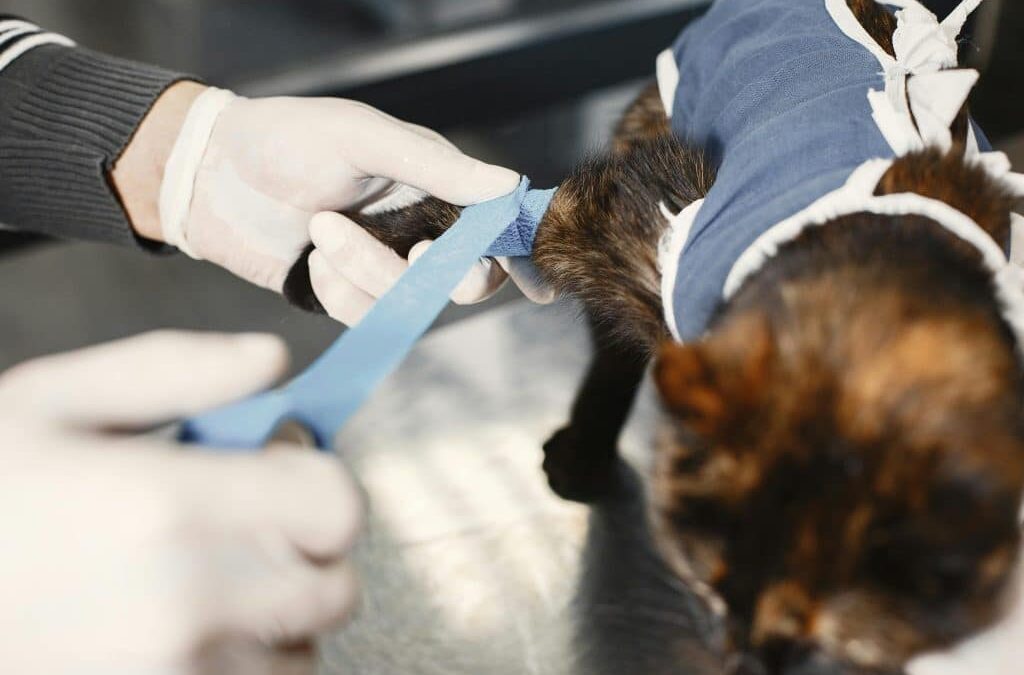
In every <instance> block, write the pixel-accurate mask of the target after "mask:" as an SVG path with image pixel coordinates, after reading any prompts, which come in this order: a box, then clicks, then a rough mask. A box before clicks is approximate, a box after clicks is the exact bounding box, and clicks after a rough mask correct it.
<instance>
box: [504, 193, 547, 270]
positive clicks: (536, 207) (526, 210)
mask: <svg viewBox="0 0 1024 675" xmlns="http://www.w3.org/2000/svg"><path fill="white" fill-rule="evenodd" d="M556 191H557V188H553V189H551V190H530V191H529V192H527V193H526V199H524V200H523V205H522V207H521V208H520V210H519V217H518V218H516V222H514V223H512V225H510V226H509V227H508V229H506V230H505V231H504V232H502V233H501V236H500V237H498V238H497V240H495V242H494V243H493V244H491V247H490V248H489V249H487V255H488V256H489V257H492V258H528V257H530V255H531V254H532V253H533V242H534V240H535V239H536V238H537V228H538V227H539V226H540V221H541V220H542V219H543V218H544V214H546V213H547V212H548V208H550V206H551V200H552V199H554V197H555V192H556Z"/></svg>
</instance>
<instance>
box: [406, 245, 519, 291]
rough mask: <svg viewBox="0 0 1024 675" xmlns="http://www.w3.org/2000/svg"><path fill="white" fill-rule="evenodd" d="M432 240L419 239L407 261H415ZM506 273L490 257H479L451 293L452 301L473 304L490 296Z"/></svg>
mask: <svg viewBox="0 0 1024 675" xmlns="http://www.w3.org/2000/svg"><path fill="white" fill-rule="evenodd" d="M432 243H433V242H431V241H421V242H420V243H418V244H416V245H415V246H413V248H412V250H411V251H410V252H409V263H410V264H413V263H415V262H416V261H417V260H418V259H419V258H420V257H422V256H423V254H424V253H426V252H427V251H428V250H429V249H430V246H431V244H432ZM507 281H508V275H507V274H506V273H505V270H504V269H502V267H501V265H498V264H497V263H495V262H494V260H492V259H491V258H481V259H480V261H479V262H478V263H477V264H476V265H474V266H473V267H472V268H471V269H470V270H469V272H468V273H466V276H465V278H464V279H463V280H462V282H461V283H460V284H459V285H458V287H457V288H456V289H455V291H454V292H453V293H452V295H451V299H452V302H454V303H455V304H457V305H475V304H478V303H481V302H484V301H486V300H489V299H490V298H492V297H493V296H494V295H495V294H496V293H497V292H498V291H500V290H501V289H502V287H503V286H504V285H505V282H507Z"/></svg>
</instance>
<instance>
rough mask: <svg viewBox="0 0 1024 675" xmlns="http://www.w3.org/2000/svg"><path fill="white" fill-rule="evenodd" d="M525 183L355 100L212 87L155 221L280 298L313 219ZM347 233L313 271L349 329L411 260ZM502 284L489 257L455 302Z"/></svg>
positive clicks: (361, 234) (459, 198) (167, 236)
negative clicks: (259, 95) (268, 95)
mask: <svg viewBox="0 0 1024 675" xmlns="http://www.w3.org/2000/svg"><path fill="white" fill-rule="evenodd" d="M518 182H519V176H518V175H517V174H516V173H515V172H513V171H509V170H507V169H503V168H500V167H496V166H491V165H488V164H484V163H482V162H479V161H477V160H474V159H471V158H469V157H467V156H466V155H464V154H462V153H461V152H459V151H458V149H456V148H455V147H454V146H453V145H451V144H450V143H448V142H447V141H446V140H445V139H444V138H442V137H441V136H439V135H438V134H436V133H434V132H432V131H430V130H427V129H424V128H422V127H418V126H415V125H412V124H408V123H405V122H401V121H399V120H396V119H394V118H392V117H389V116H388V115H385V114H384V113H382V112H379V111H377V110H374V109H373V108H370V107H369V106H366V105H362V104H360V103H355V102H352V101H343V100H338V99H298V98H273V99H252V100H250V99H245V98H239V97H235V96H234V95H232V94H231V93H230V92H225V91H222V90H207V91H206V92H204V93H203V94H201V95H200V96H199V98H198V99H197V100H196V101H195V103H194V104H193V105H192V107H191V110H190V111H189V113H188V116H187V118H186V120H185V123H184V125H183V127H182V128H181V131H180V134H179V135H178V139H177V142H176V143H175V146H174V149H173V151H172V153H171V158H170V161H169V162H168V163H167V167H166V171H165V174H164V180H163V186H162V189H161V197H160V222H161V227H162V232H163V239H164V241H166V242H167V243H169V244H172V245H174V246H177V247H178V248H179V249H181V250H182V251H184V252H186V253H188V254H189V255H191V256H193V257H195V258H198V259H205V260H209V261H210V262H213V263H215V264H217V265H220V266H222V267H225V268H227V269H228V270H230V271H232V272H234V273H235V274H237V275H238V276H240V277H242V278H243V279H246V280H248V281H251V282H252V283H255V284H257V285H259V286H263V287H266V288H269V289H272V290H274V291H280V290H281V288H282V286H283V284H284V280H285V278H286V277H287V274H288V272H289V270H290V268H291V266H292V265H293V264H294V263H295V261H296V260H297V259H298V258H299V255H300V253H301V252H302V250H303V249H304V248H305V247H306V246H307V245H308V244H309V242H310V233H309V230H310V222H311V220H312V219H313V216H314V215H315V214H317V213H322V212H326V213H331V214H333V213H334V212H336V211H345V210H353V209H364V208H367V207H370V206H373V205H380V204H381V203H385V204H398V205H402V204H409V203H412V202H413V201H416V200H418V199H421V198H422V197H423V196H424V193H429V194H431V195H434V196H436V197H438V198H440V199H443V200H445V201H448V202H450V203H453V204H457V205H460V206H465V205H469V204H475V203H478V202H482V201H486V200H488V199H493V198H495V197H499V196H501V195H504V194H507V193H509V192H511V191H512V190H514V189H515V187H516V186H517V185H518ZM320 222H321V223H323V222H328V221H327V220H326V219H324V218H321V220H320ZM339 223H340V224H339ZM347 225H348V227H346V223H345V222H344V220H342V217H341V216H336V218H335V221H334V225H333V226H334V227H337V228H338V229H339V230H344V232H343V233H342V234H340V235H339V236H340V237H342V240H343V253H342V254H341V255H333V256H329V257H324V256H318V258H317V262H316V263H314V264H315V265H318V266H319V267H318V268H317V279H318V282H319V283H318V284H317V288H316V290H317V294H318V296H322V297H321V302H323V304H324V305H325V306H326V307H327V308H328V310H329V311H330V313H331V314H332V315H334V316H335V318H338V319H340V320H342V321H344V322H346V323H350V324H351V323H353V322H354V321H356V320H358V318H360V317H361V316H362V314H363V313H365V311H366V309H367V308H368V306H369V305H370V304H372V302H373V300H374V299H375V298H376V297H378V296H379V295H380V294H381V293H382V292H383V290H382V285H383V286H384V287H385V288H386V287H389V286H390V285H391V283H393V281H394V279H395V278H397V276H399V275H400V274H401V272H402V271H403V270H404V269H405V268H406V267H407V266H408V263H407V262H406V261H404V260H401V259H400V258H399V257H398V256H397V255H396V254H394V253H393V252H391V251H390V250H388V249H387V248H385V247H383V246H380V245H377V242H376V240H375V239H373V237H371V236H370V235H369V234H367V233H366V232H365V231H363V230H362V229H360V228H358V227H354V226H352V224H351V222H350V221H348V223H347ZM506 278H507V275H506V273H505V271H504V270H503V269H502V268H501V267H500V266H496V265H494V264H493V263H492V262H491V261H482V262H481V264H480V265H479V266H478V267H477V268H476V269H474V270H473V271H472V272H471V274H470V276H469V277H468V278H467V280H466V282H465V283H464V285H463V286H462V287H461V288H460V290H459V292H458V293H456V295H455V298H456V299H457V300H459V301H461V302H473V301H479V300H482V299H485V298H486V297H489V296H490V295H491V294H493V293H494V292H495V291H496V290H497V289H498V288H500V286H501V285H502V284H503V283H504V281H505V280H506ZM382 282H383V283H382Z"/></svg>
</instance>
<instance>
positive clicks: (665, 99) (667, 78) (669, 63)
mask: <svg viewBox="0 0 1024 675" xmlns="http://www.w3.org/2000/svg"><path fill="white" fill-rule="evenodd" d="M657 63H658V69H657V72H658V91H659V92H660V93H661V103H662V105H664V106H665V115H666V116H667V117H668V118H669V119H672V111H673V109H674V108H675V105H676V93H677V92H678V91H679V64H678V63H676V55H675V54H674V53H673V52H672V50H671V49H666V50H665V51H663V52H662V53H661V54H658V62H657Z"/></svg>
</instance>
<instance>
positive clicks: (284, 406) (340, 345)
mask: <svg viewBox="0 0 1024 675" xmlns="http://www.w3.org/2000/svg"><path fill="white" fill-rule="evenodd" d="M529 186H530V181H529V180H527V179H526V178H523V180H522V183H520V185H519V188H518V189H517V190H516V191H515V192H513V193H512V194H510V195H507V196H505V197H501V198H499V199H495V200H493V201H490V202H486V203H483V204H479V205H477V206H470V207H468V208H466V209H465V210H464V211H463V213H462V216H461V217H460V218H459V220H458V222H456V223H455V225H453V226H452V227H451V229H450V230H448V232H447V233H445V235H444V236H442V237H441V238H440V239H438V240H437V241H436V242H435V243H434V245H433V246H431V247H430V248H429V249H428V250H427V252H426V253H425V254H424V255H423V257H421V258H420V259H419V260H417V261H416V263H415V264H414V265H413V266H412V267H410V268H409V271H408V272H406V274H405V275H404V276H403V277H402V279H401V280H400V281H399V282H398V284H396V286H395V287H394V288H393V289H392V290H391V291H390V292H389V293H388V294H387V295H385V296H384V297H383V298H381V299H380V301H379V302H378V303H377V304H376V305H375V306H374V308H373V310H372V311H371V312H370V313H369V314H368V315H367V316H366V318H365V319H363V321H362V322H361V323H360V324H359V325H358V326H356V327H355V328H352V329H351V330H349V331H347V332H346V333H345V334H344V335H342V336H341V338H340V339H339V340H338V341H337V342H336V343H335V344H334V345H333V346H332V347H331V348H330V349H328V351H327V352H326V353H324V355H323V356H321V357H320V359H318V360H317V362H316V363H314V364H313V365H312V366H311V367H310V368H309V370H307V371H306V372H305V373H303V374H302V375H300V376H299V377H297V378H296V379H295V380H293V381H292V382H291V383H290V384H288V385H286V386H285V387H283V388H282V389H279V390H277V391H272V392H268V393H265V394H261V395H259V396H256V397H254V398H251V399H249V400H247V401H243V402H241V403H237V404H235V405H232V406H228V407H226V408H222V409H220V410H215V411H213V412H211V413H208V414H205V415H201V416H199V417H196V418H194V419H192V420H189V421H187V422H186V423H185V424H184V426H183V428H182V432H181V438H182V440H183V441H185V442H189V443H197V444H201V445H204V446H208V447H211V448H218V449H225V450H257V449H260V448H263V447H265V446H266V445H267V443H269V442H270V440H271V439H272V438H273V436H274V434H275V432H276V431H277V430H278V428H279V427H280V426H281V425H282V424H284V423H285V422H298V423H300V424H302V425H303V426H305V427H306V428H308V429H309V430H310V431H311V432H312V433H313V435H314V437H315V439H316V443H317V445H318V447H320V448H321V449H322V450H329V449H331V446H332V444H333V441H334V437H335V435H336V434H337V432H338V430H339V429H341V427H343V426H344V425H345V423H346V422H347V421H348V420H349V418H350V417H351V416H352V415H353V414H354V413H355V412H356V411H357V410H358V409H359V408H360V407H361V406H362V405H363V403H364V402H365V401H366V399H367V398H369V397H370V395H371V394H372V393H373V392H374V390H375V389H376V388H377V386H378V385H379V384H380V383H381V382H382V381H383V380H384V379H385V378H386V377H387V376H388V375H390V374H391V373H392V372H393V371H394V370H395V369H396V368H397V367H398V366H399V364H401V362H402V361H404V360H405V357H406V356H407V355H408V353H409V351H410V350H412V348H413V346H414V345H415V344H416V341H417V340H419V338H420V337H421V336H422V335H423V334H424V333H425V332H426V331H427V329H428V328H430V326H431V324H433V323H434V320H435V319H437V317H438V315H439V314H440V313H441V312H442V311H443V310H444V308H445V307H446V306H447V304H448V297H449V296H450V295H451V294H452V292H453V291H454V290H455V288H456V287H457V286H458V285H459V283H460V282H461V281H462V279H463V277H465V275H466V272H467V271H468V270H469V269H470V268H471V267H472V266H473V265H475V264H476V262H477V260H478V259H479V258H480V257H481V256H483V255H485V254H487V255H501V256H521V255H529V254H530V252H531V251H532V247H533V240H534V236H535V234H536V230H537V225H538V224H539V222H540V220H541V218H543V216H544V213H545V212H546V211H547V208H548V206H549V205H550V203H551V198H552V197H553V195H554V190H547V191H541V190H537V191H530V190H529ZM492 251H494V252H492Z"/></svg>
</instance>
